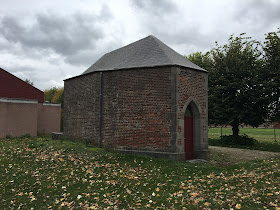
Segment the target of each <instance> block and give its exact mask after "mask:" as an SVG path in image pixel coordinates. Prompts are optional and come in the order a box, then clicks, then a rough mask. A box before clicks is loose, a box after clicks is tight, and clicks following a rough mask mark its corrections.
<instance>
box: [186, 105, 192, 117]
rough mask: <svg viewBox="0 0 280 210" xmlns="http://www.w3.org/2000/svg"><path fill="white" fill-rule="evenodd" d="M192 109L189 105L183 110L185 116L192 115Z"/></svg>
mask: <svg viewBox="0 0 280 210" xmlns="http://www.w3.org/2000/svg"><path fill="white" fill-rule="evenodd" d="M192 115H193V114H192V109H191V107H190V106H188V107H187V109H186V111H185V116H187V117H190V116H192Z"/></svg>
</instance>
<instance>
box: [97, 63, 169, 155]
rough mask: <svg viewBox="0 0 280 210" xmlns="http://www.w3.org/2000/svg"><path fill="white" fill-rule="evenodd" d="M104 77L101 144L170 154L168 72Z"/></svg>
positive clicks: (126, 72) (144, 71)
mask: <svg viewBox="0 0 280 210" xmlns="http://www.w3.org/2000/svg"><path fill="white" fill-rule="evenodd" d="M103 77H104V88H103V95H104V97H103V121H102V123H103V129H102V137H103V138H102V141H103V144H104V145H106V146H113V147H117V146H125V147H127V148H129V149H136V150H137V149H145V150H159V151H169V150H170V148H169V143H170V138H171V135H170V130H169V124H170V117H169V112H170V100H171V97H170V94H171V93H170V69H169V68H152V69H135V70H121V71H111V72H110V71H108V72H104V73H103Z"/></svg>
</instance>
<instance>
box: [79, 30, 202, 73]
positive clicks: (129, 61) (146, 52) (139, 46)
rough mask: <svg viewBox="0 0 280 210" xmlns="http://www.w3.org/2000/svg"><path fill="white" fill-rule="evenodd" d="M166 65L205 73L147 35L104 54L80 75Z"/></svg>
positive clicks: (153, 37) (156, 39)
mask: <svg viewBox="0 0 280 210" xmlns="http://www.w3.org/2000/svg"><path fill="white" fill-rule="evenodd" d="M166 65H178V66H182V67H188V68H192V69H196V70H201V71H205V70H204V69H202V68H201V67H199V66H197V65H195V64H194V63H192V62H191V61H189V60H188V59H186V58H185V57H184V56H183V55H181V54H179V53H178V52H176V51H175V50H173V49H172V48H171V47H169V46H168V45H166V44H165V43H163V42H162V41H161V40H159V39H158V38H157V37H155V36H153V35H149V36H147V37H145V38H142V39H140V40H137V41H135V42H132V43H130V44H128V45H126V46H123V47H120V48H118V49H115V50H113V51H111V52H108V53H106V54H104V55H103V56H102V57H101V58H100V59H98V60H97V61H96V62H95V63H94V64H92V65H91V66H90V67H89V68H88V69H87V70H86V71H84V72H83V73H82V74H87V73H89V72H94V71H107V70H115V69H129V68H135V67H139V68H142V67H153V66H166Z"/></svg>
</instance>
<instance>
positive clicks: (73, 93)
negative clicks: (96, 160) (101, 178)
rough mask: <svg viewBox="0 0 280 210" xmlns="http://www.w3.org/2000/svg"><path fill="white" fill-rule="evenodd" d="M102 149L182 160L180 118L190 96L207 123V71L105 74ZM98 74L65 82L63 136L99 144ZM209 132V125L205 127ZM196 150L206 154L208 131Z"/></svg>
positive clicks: (151, 70)
mask: <svg viewBox="0 0 280 210" xmlns="http://www.w3.org/2000/svg"><path fill="white" fill-rule="evenodd" d="M102 74H103V91H102V94H103V97H102V98H103V105H102V146H103V147H105V148H108V149H116V150H119V151H126V152H133V153H140V154H143V153H144V154H149V155H154V156H157V157H169V158H173V159H177V160H183V159H184V150H183V148H184V147H183V144H184V139H183V137H182V131H183V128H182V126H181V125H180V124H181V123H182V122H181V121H182V120H181V117H182V116H183V114H182V113H183V112H184V110H185V109H186V107H185V106H186V103H187V102H188V100H189V99H190V98H195V100H196V102H197V103H199V106H200V110H201V112H202V113H201V119H200V121H201V128H204V126H205V125H207V73H205V72H202V71H195V70H190V69H182V68H180V67H157V68H142V69H140V68H139V69H130V70H117V71H103V73H102ZM99 93H100V76H99V72H93V73H90V74H87V75H81V76H78V77H75V78H71V79H68V80H66V81H65V93H64V94H65V95H64V100H65V101H64V136H65V137H66V138H72V139H81V140H82V139H88V140H90V141H91V142H92V143H94V144H96V145H97V144H98V131H99V99H100V95H99ZM206 128H207V126H206ZM197 140H198V141H201V142H198V143H197V144H196V145H199V146H197V149H196V150H197V151H200V150H203V149H205V150H207V149H208V145H207V147H206V146H205V147H203V148H202V146H200V145H206V143H208V140H207V130H206V132H204V131H203V132H201V134H200V135H199V138H197Z"/></svg>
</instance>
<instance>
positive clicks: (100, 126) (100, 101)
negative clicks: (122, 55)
mask: <svg viewBox="0 0 280 210" xmlns="http://www.w3.org/2000/svg"><path fill="white" fill-rule="evenodd" d="M102 89H103V75H102V72H100V96H99V139H98V147H100V148H101V147H102V138H101V131H102Z"/></svg>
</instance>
